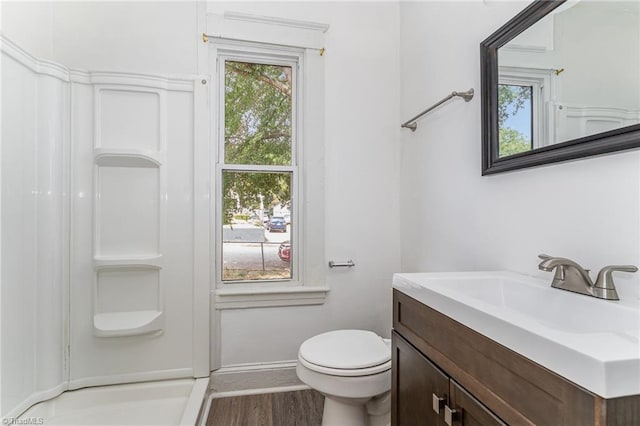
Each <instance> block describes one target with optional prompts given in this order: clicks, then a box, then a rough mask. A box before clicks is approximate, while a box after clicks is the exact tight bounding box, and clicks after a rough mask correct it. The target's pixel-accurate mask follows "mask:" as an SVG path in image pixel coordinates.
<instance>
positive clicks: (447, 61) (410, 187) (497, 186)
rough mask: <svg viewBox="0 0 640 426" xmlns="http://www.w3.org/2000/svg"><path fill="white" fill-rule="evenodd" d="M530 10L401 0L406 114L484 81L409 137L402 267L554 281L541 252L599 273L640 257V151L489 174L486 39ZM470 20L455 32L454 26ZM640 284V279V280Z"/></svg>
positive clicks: (505, 4)
mask: <svg viewBox="0 0 640 426" xmlns="http://www.w3.org/2000/svg"><path fill="white" fill-rule="evenodd" d="M525 6H526V4H525V3H511V2H487V3H485V2H464V3H463V2H421V3H401V6H400V28H401V36H400V46H401V67H402V68H401V69H402V105H401V110H402V112H403V116H410V115H412V114H413V113H414V112H416V111H419V110H421V109H422V108H423V107H425V106H427V105H429V104H430V103H432V102H433V101H436V100H438V99H440V98H441V97H443V96H444V95H446V94H447V93H448V92H450V91H451V90H465V89H467V88H469V87H473V88H475V89H476V94H477V95H476V98H474V99H473V101H472V102H470V103H468V104H465V103H464V102H462V101H454V102H451V103H449V104H447V105H445V106H443V107H442V108H440V109H438V110H437V111H435V112H434V113H432V114H430V115H429V116H428V117H427V118H425V119H424V120H422V121H420V123H419V126H418V131H417V132H415V133H411V132H408V131H407V132H404V133H403V136H402V149H403V151H402V181H401V188H402V189H401V191H402V197H401V200H402V202H401V206H402V215H401V218H402V224H403V227H402V233H401V237H402V238H401V240H402V253H403V256H402V270H403V271H447V270H456V271H465V270H493V269H508V270H513V271H519V272H523V273H528V274H536V275H539V276H544V277H547V278H549V277H548V274H547V273H544V272H540V271H538V270H537V258H536V256H537V254H538V253H548V254H551V255H555V256H566V257H569V258H572V259H575V260H576V261H578V262H579V263H581V264H583V265H584V266H585V267H588V268H591V269H593V270H596V269H597V268H600V267H601V266H603V265H605V264H612V263H632V264H634V263H635V264H638V263H639V261H640V259H639V255H640V253H639V247H638V242H639V238H638V237H639V226H638V225H639V221H638V213H639V208H638V205H639V201H640V200H639V190H640V188H639V183H640V176H639V174H640V173H639V154H638V152H637V151H631V152H625V153H620V154H614V155H608V156H601V157H597V158H590V159H584V160H579V161H575V162H569V163H563V164H556V165H550V166H545V167H539V168H535V169H527V170H522V171H516V172H510V173H503V174H499V175H494V176H489V177H481V175H480V172H481V163H480V158H481V157H480V149H481V146H480V131H481V126H480V99H479V91H480V69H479V68H480V67H479V44H480V42H481V41H482V40H484V39H485V38H486V37H487V36H489V35H490V34H491V33H492V32H493V31H495V30H496V29H498V28H499V27H500V26H501V25H502V24H503V23H504V22H506V21H507V20H508V19H509V18H511V17H512V16H514V15H515V14H516V13H517V12H518V11H519V10H521V9H522V8H524V7H525ZM454 21H455V22H464V23H465V25H464V26H460V27H455V28H453V27H452V25H451V23H452V22H454ZM634 279H635V280H637V278H634Z"/></svg>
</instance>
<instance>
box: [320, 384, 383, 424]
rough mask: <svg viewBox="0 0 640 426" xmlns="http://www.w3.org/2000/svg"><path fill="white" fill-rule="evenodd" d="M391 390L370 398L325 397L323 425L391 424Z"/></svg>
mask: <svg viewBox="0 0 640 426" xmlns="http://www.w3.org/2000/svg"><path fill="white" fill-rule="evenodd" d="M390 403H391V392H387V393H385V394H383V395H379V396H377V397H374V398H373V399H369V398H339V397H333V396H327V395H325V397H324V410H323V412H322V426H345V425H349V426H390V425H391V409H390V408H391V407H390Z"/></svg>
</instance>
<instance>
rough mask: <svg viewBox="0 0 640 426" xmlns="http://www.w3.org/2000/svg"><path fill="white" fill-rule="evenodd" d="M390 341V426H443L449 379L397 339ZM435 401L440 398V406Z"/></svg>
mask: <svg viewBox="0 0 640 426" xmlns="http://www.w3.org/2000/svg"><path fill="white" fill-rule="evenodd" d="M392 337H393V339H392V341H393V343H392V348H393V369H392V388H391V392H392V395H391V424H392V425H393V426H422V425H423V426H444V425H445V423H444V406H445V404H447V403H448V402H449V400H448V394H449V378H448V377H447V376H446V375H445V374H444V373H443V372H442V371H440V370H439V369H438V368H437V367H436V366H435V365H433V364H432V363H431V362H429V360H427V359H426V358H425V357H424V356H423V355H422V354H421V353H420V352H418V351H417V350H416V349H415V348H414V347H413V346H411V345H410V344H409V343H407V342H406V341H405V340H404V339H403V338H402V337H400V335H398V334H396V333H395V332H394V333H393V336H392ZM434 395H435V401H434ZM437 398H442V401H441V403H440V404H438V400H437ZM435 409H438V410H439V413H436V411H435Z"/></svg>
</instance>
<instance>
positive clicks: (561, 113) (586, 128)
mask: <svg viewBox="0 0 640 426" xmlns="http://www.w3.org/2000/svg"><path fill="white" fill-rule="evenodd" d="M498 71H499V77H498V86H497V89H498V133H499V134H498V140H499V146H498V157H499V158H503V157H507V156H511V155H514V154H519V153H523V152H527V151H530V150H533V149H536V148H541V147H545V146H548V145H553V144H557V143H561V142H566V141H570V140H575V139H578V138H581V137H585V136H589V135H595V134H600V133H603V132H606V131H610V130H613V129H619V128H622V127H627V126H630V125H633V124H637V123H640V2H638V1H588V0H587V1H585V0H583V1H568V2H566V3H564V4H563V5H562V6H560V7H558V8H557V9H555V10H553V11H552V12H551V13H550V14H548V15H547V16H545V17H544V18H542V19H541V20H539V21H537V22H536V23H535V24H533V25H532V26H531V27H529V28H528V29H527V30H526V31H524V32H522V33H521V34H519V35H518V36H517V37H515V38H514V39H512V40H511V41H509V42H508V43H507V44H505V45H504V46H502V47H501V48H500V49H498Z"/></svg>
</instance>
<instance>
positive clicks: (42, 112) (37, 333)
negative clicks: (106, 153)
mask: <svg viewBox="0 0 640 426" xmlns="http://www.w3.org/2000/svg"><path fill="white" fill-rule="evenodd" d="M7 43H8V42H7ZM3 44H4V43H3ZM7 48H8V47H7V46H6V45H3V53H2V54H1V58H2V59H1V61H2V67H1V70H0V73H1V75H2V81H1V83H0V84H1V85H2V165H1V170H2V189H1V195H2V223H1V227H2V307H1V313H2V317H1V323H2V332H1V333H0V336H1V340H2V366H1V376H2V387H1V391H0V392H1V396H2V398H1V404H2V407H1V409H0V416H4V415H7V414H8V413H12V414H19V412H20V410H21V409H26V408H27V407H28V406H29V405H31V404H32V403H34V402H37V400H39V399H42V398H48V397H51V396H53V395H55V394H56V393H58V392H60V391H61V388H62V383H63V381H64V344H63V342H64V337H63V336H64V329H65V322H66V321H65V320H66V307H67V304H66V303H65V296H66V292H67V287H66V283H67V280H66V273H67V265H68V253H67V249H66V247H67V241H68V227H67V220H68V216H67V210H66V205H67V201H68V198H67V196H68V195H67V188H66V185H67V180H66V174H65V173H64V170H65V157H66V156H65V154H66V150H67V149H68V145H67V144H66V138H65V136H66V134H67V128H66V126H65V124H68V118H67V117H68V115H67V114H68V112H67V109H66V106H67V105H68V97H67V90H68V83H66V82H64V81H61V80H60V79H58V78H56V77H53V76H51V75H45V74H42V73H38V72H34V71H33V68H30V67H28V66H26V65H25V63H27V62H29V60H27V62H21V61H16V60H15V59H14V58H13V57H11V56H9V55H8V54H6V53H5V51H4V49H7ZM10 50H12V51H13V52H14V53H15V52H18V53H19V54H23V52H20V51H19V50H18V49H16V48H12V49H10ZM31 63H34V62H31ZM49 70H50V69H49ZM12 410H14V411H12ZM15 410H17V412H16V411H15Z"/></svg>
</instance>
